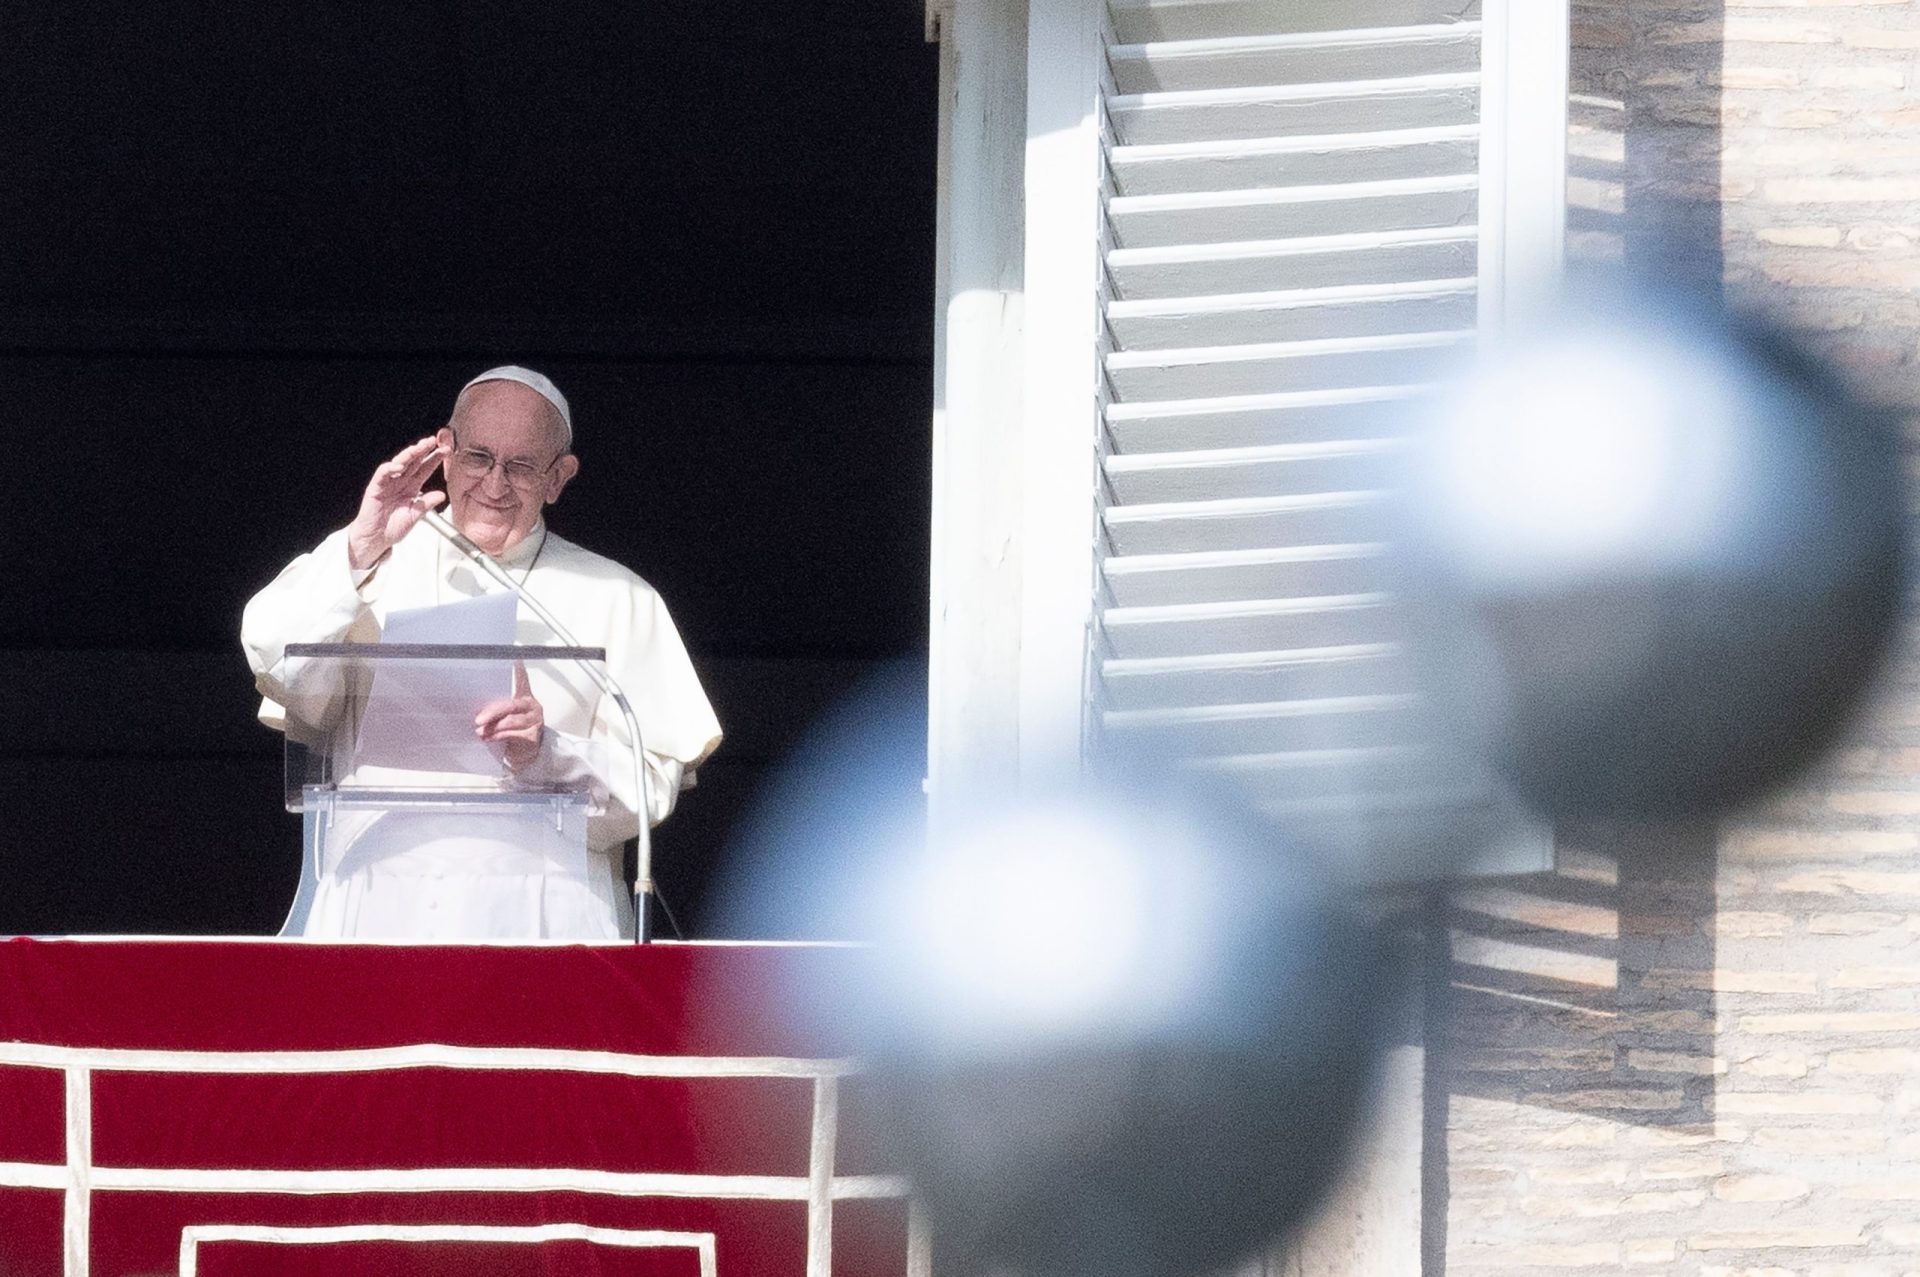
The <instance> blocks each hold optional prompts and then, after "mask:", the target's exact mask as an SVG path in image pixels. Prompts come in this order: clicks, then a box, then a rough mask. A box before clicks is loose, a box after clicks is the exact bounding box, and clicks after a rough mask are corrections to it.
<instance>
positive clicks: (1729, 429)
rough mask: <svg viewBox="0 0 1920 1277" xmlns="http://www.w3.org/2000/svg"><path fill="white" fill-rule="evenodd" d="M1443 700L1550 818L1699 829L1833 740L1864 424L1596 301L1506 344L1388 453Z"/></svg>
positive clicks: (1862, 510)
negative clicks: (1673, 823) (1405, 447)
mask: <svg viewBox="0 0 1920 1277" xmlns="http://www.w3.org/2000/svg"><path fill="white" fill-rule="evenodd" d="M1409 459H1410V464H1409V468H1408V472H1407V491H1406V493H1405V494H1404V495H1405V497H1406V498H1407V499H1406V502H1405V507H1404V508H1405V512H1406V515H1407V519H1408V522H1407V526H1406V528H1405V529H1404V531H1403V533H1402V535H1401V537H1400V538H1399V539H1400V542H1401V546H1402V551H1403V555H1404V561H1403V567H1404V572H1405V577H1406V586H1407V592H1408V595H1409V598H1410V600H1411V601H1412V602H1413V604H1414V605H1415V607H1416V609H1417V611H1416V617H1417V619H1418V622H1419V629H1420V631H1421V647H1422V650H1423V652H1424V655H1425V659H1426V662H1427V664H1428V666H1429V668H1430V670H1431V671H1432V675H1433V681H1434V683H1435V690H1436V691H1437V692H1438V694H1439V696H1440V699H1441V702H1442V704H1443V706H1445V707H1446V708H1448V709H1451V710H1452V711H1453V712H1454V713H1455V714H1456V715H1457V717H1458V719H1459V720H1460V722H1461V723H1462V725H1463V726H1464V728H1465V731H1466V734H1467V736H1468V738H1469V740H1470V742H1471V743H1472V744H1473V746H1474V747H1475V748H1477V749H1478V750H1480V751H1481V752H1483V753H1484V754H1485V755H1486V757H1487V758H1488V759H1489V761H1490V762H1492V764H1493V765H1494V766H1495V767H1496V768H1498V769H1499V770H1500V771H1501V772H1502V773H1504V774H1505V776H1506V777H1507V778H1508V779H1509V780H1510V781H1511V782H1512V784H1513V785H1514V786H1515V788H1516V789H1517V790H1518V791H1519V793H1520V795H1521V796H1522V797H1523V798H1524V799H1525V800H1527V801H1528V802H1530V803H1531V804H1533V805H1534V806H1535V807H1536V808H1537V809H1538V810H1539V811H1540V812H1542V813H1543V814H1545V815H1547V816H1552V817H1571V816H1611V817H1622V818H1633V817H1663V816H1675V815H1682V814H1688V813H1704V812H1712V811H1716V810H1721V809H1724V808H1726V807H1728V806H1731V805H1733V804H1736V803H1738V802H1741V801H1742V800H1744V799H1747V798H1749V797H1752V796H1754V795H1756V794H1758V793H1760V792H1762V791H1764V790H1765V789H1767V788H1768V787H1770V786H1772V785H1774V784H1775V783H1777V782H1779V781H1780V780H1782V779H1784V778H1786V777H1787V776H1789V775H1790V774H1792V773H1793V772H1794V771H1795V770H1796V769H1798V768H1799V767H1800V766H1802V765H1803V764H1804V763H1806V762H1808V761H1810V760H1811V759H1812V758H1813V757H1814V756H1815V755H1816V754H1817V753H1818V752H1819V751H1820V750H1821V749H1822V748H1823V747H1824V746H1825V745H1826V744H1827V743H1829V741H1830V740H1831V739H1832V738H1833V736H1834V735H1835V733H1836V731H1837V729H1838V728H1839V727H1840V726H1841V725H1842V724H1843V723H1844V721H1845V720H1846V717H1847V715H1848V713H1849V711H1850V710H1851V709H1852V707H1853V705H1854V703H1855V701H1856V700H1857V698H1858V696H1859V694H1860V692H1861V690H1862V689H1863V688H1864V686H1865V685H1866V684H1867V682H1868V680H1869V678H1870V676H1871V674H1872V672H1873V670H1874V668H1875V665H1876V662H1877V658H1878V657H1879V655H1880V653H1881V651H1882V649H1883V648H1884V647H1885V646H1886V642H1887V638H1888V635H1889V633H1890V632H1891V629H1892V626H1893V623H1894V620H1895V616H1896V612H1897V609H1898V606H1899V599H1900V594H1901V590H1902V566H1903V551H1904V535H1905V514H1904V510H1903V505H1904V502H1903V493H1902V485H1901V470H1900V467H1901V459H1900V456H1899V452H1898V449H1897V446H1896V442H1895V434H1894V431H1893V428H1892V423H1891V422H1890V420H1889V419H1888V416H1887V414H1885V413H1882V412H1881V411H1879V410H1876V409H1873V408H1870V407H1868V406H1866V405H1864V404H1862V403H1861V402H1860V401H1859V400H1858V399H1856V398H1855V397H1854V396H1852V395H1851V394H1850V393H1848V391H1847V390H1846V389H1845V388H1844V387H1843V386H1842V385H1841V384H1840V382H1839V381H1838V380H1837V379H1836V378H1834V377H1833V376H1832V375H1830V374H1829V373H1828V372H1826V371H1825V370H1824V369H1823V368H1821V367H1820V366H1819V365H1818V364H1817V363H1815V362H1814V361H1813V360H1811V359H1810V358H1808V357H1807V356H1805V355H1804V354H1802V353H1801V352H1800V351H1798V350H1797V349H1795V348H1794V347H1793V346H1792V345H1791V344H1790V343H1788V342H1787V341H1786V340H1785V339H1783V338H1782V337H1780V336H1779V335H1777V334H1774V333H1771V332H1768V331H1766V330H1764V329H1762V328H1760V327H1758V326H1754V325H1749V324H1738V323H1733V322H1730V321H1728V320H1726V319H1725V318H1723V317H1720V316H1717V315H1713V314H1710V313H1708V312H1706V311H1704V310H1690V309H1687V308H1685V307H1684V306H1680V305H1676V304H1673V303H1672V302H1671V300H1670V299H1659V298H1655V297H1649V296H1645V295H1642V296H1638V297H1631V296H1627V297H1622V296H1611V297H1609V298H1608V299H1607V300H1606V301H1605V302H1604V303H1602V304H1591V303H1589V304H1587V305H1585V306H1582V307H1581V308H1579V309H1577V310H1573V309H1569V310H1568V311H1567V313H1566V314H1565V315H1563V317H1562V318H1561V319H1560V321H1559V322H1557V323H1555V324H1553V325H1550V326H1548V327H1546V328H1544V329H1542V330H1540V331H1538V332H1535V333H1532V334H1527V335H1515V336H1512V337H1509V338H1508V340H1507V341H1506V343H1505V344H1504V345H1503V346H1502V347H1501V348H1500V349H1498V350H1497V351H1496V352H1494V353H1493V354H1490V355H1488V356H1487V357H1486V358H1485V359H1484V360H1483V361H1482V364H1481V366H1480V367H1479V369H1478V370H1477V372H1476V374H1475V375H1474V376H1473V377H1472V378H1470V379H1467V380H1464V381H1462V382H1461V383H1460V384H1459V385H1457V386H1456V387H1455V388H1454V389H1453V390H1452V392H1451V393H1449V394H1447V395H1445V396H1443V397H1442V399H1441V400H1440V401H1439V402H1438V404H1437V405H1436V409H1435V411H1434V412H1433V414H1432V417H1431V419H1430V421H1429V422H1428V423H1427V429H1426V430H1425V432H1424V433H1423V434H1422V435H1421V436H1419V437H1418V438H1417V439H1416V440H1415V443H1414V446H1413V448H1412V449H1411V450H1410V453H1409Z"/></svg>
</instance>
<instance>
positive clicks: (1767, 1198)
mask: <svg viewBox="0 0 1920 1277" xmlns="http://www.w3.org/2000/svg"><path fill="white" fill-rule="evenodd" d="M1811 1191H1812V1186H1811V1185H1809V1184H1808V1183H1807V1181H1805V1180H1803V1179H1794V1178H1793V1177H1792V1176H1790V1175H1722V1176H1721V1177H1720V1178H1719V1179H1717V1180H1715V1181H1713V1195H1714V1196H1715V1197H1716V1198H1718V1199H1719V1200H1721V1201H1723V1202H1792V1201H1798V1200H1799V1199H1800V1198H1802V1197H1805V1196H1806V1195H1807V1194H1808V1193H1809V1192H1811Z"/></svg>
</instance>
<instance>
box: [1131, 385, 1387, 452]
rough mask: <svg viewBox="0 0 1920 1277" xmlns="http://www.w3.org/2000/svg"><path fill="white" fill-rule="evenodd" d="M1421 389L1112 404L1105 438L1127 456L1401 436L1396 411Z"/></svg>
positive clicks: (1373, 389)
mask: <svg viewBox="0 0 1920 1277" xmlns="http://www.w3.org/2000/svg"><path fill="white" fill-rule="evenodd" d="M1420 393H1421V388H1419V387H1412V388H1408V389H1398V390H1396V389H1383V388H1380V387H1363V388H1361V389H1358V390H1336V391H1308V392H1302V393H1297V394H1273V395H1243V396H1238V397H1229V398H1220V399H1169V400H1163V401H1159V402H1145V403H1116V404H1109V405H1108V406H1107V411H1106V423H1107V434H1108V437H1109V438H1110V439H1111V440H1112V442H1113V446H1114V448H1115V449H1116V450H1118V451H1120V452H1123V453H1139V452H1158V451H1177V450H1180V449H1189V448H1243V447H1259V446H1261V445H1263V444H1269V443H1285V442H1316V441H1327V440H1336V439H1367V438H1377V437H1381V436H1384V435H1389V434H1397V433H1399V426H1398V423H1397V422H1396V420H1395V419H1394V416H1393V413H1392V409H1394V408H1395V407H1396V406H1401V405H1404V404H1406V403H1407V402H1409V401H1411V400H1413V399H1416V398H1417V397H1418V396H1419V395H1420Z"/></svg>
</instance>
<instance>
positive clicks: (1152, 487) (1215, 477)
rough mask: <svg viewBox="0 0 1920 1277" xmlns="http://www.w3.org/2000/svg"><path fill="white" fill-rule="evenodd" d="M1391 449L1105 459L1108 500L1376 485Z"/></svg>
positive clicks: (1379, 445) (1366, 445)
mask: <svg viewBox="0 0 1920 1277" xmlns="http://www.w3.org/2000/svg"><path fill="white" fill-rule="evenodd" d="M1392 448H1393V445H1392V444H1391V443H1389V442H1387V441H1382V440H1371V441H1369V440H1359V441H1354V442H1343V443H1323V444H1276V445H1272V446H1269V447H1264V448H1233V449H1218V450H1210V451H1205V452H1187V453H1177V454H1167V453H1163V454H1159V455H1157V456H1156V455H1148V456H1143V457H1109V458H1108V459H1107V463H1106V466H1105V472H1106V476H1107V482H1108V484H1109V485H1110V486H1111V487H1112V489H1113V495H1114V497H1115V498H1116V499H1118V500H1119V501H1121V502H1123V503H1126V504H1144V503H1174V502H1182V501H1201V500H1208V499H1211V498H1219V497H1263V496H1270V495H1274V494H1287V493H1318V492H1327V491H1339V490H1343V489H1353V488H1358V487H1362V486H1366V485H1369V484H1370V485H1374V486H1379V485H1380V484H1381V483H1382V481H1383V480H1384V478H1385V474H1384V468H1385V465H1386V462H1387V460H1388V458H1389V457H1390V456H1391V455H1392Z"/></svg>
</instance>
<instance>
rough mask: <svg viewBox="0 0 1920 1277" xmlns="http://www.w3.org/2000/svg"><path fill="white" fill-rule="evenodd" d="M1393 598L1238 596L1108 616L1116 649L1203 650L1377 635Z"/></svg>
mask: <svg viewBox="0 0 1920 1277" xmlns="http://www.w3.org/2000/svg"><path fill="white" fill-rule="evenodd" d="M1387 604H1388V596H1387V595H1384V594H1347V595H1335V596H1333V597H1330V598H1309V599H1256V600H1247V599H1236V600H1234V601H1233V602H1232V603H1213V604H1205V603H1202V604H1175V605H1170V606H1165V607H1116V608H1108V609H1107V611H1106V614H1105V617H1104V618H1103V619H1104V622H1105V625H1106V629H1107V637H1108V640H1109V641H1110V642H1111V644H1112V652H1113V655H1115V656H1120V657H1137V656H1197V655H1202V654H1218V653H1225V652H1248V651H1264V650H1268V649H1271V648H1276V647H1277V648H1303V647H1339V646H1344V645H1348V644H1354V643H1371V642H1377V641H1379V639H1380V637H1381V627H1382V623H1383V620H1382V613H1383V610H1384V609H1385V608H1386V607H1387Z"/></svg>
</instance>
